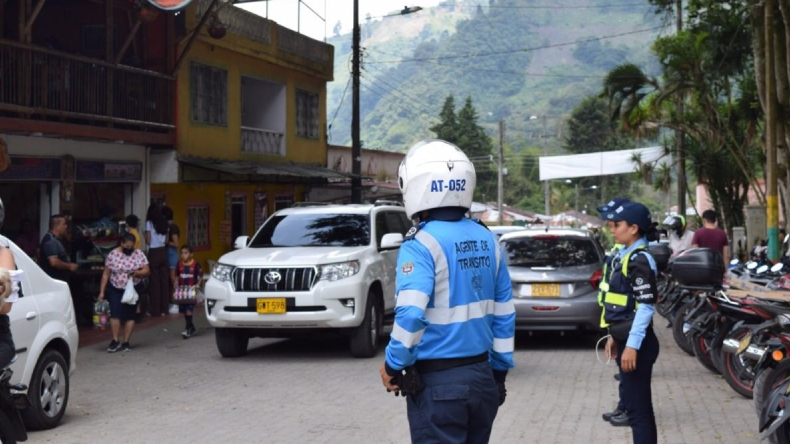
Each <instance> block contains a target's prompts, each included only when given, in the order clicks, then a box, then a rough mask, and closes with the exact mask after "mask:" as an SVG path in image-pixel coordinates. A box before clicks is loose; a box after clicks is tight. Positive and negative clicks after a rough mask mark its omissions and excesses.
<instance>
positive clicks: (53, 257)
mask: <svg viewBox="0 0 790 444" xmlns="http://www.w3.org/2000/svg"><path fill="white" fill-rule="evenodd" d="M67 227H68V225H67V224H66V218H65V217H63V215H61V214H55V215H53V216H52V217H50V218H49V232H48V233H47V234H45V235H44V238H43V239H41V248H40V252H41V253H40V254H41V268H42V269H43V270H44V272H45V273H47V274H48V275H49V276H50V277H51V278H53V279H58V280H61V281H64V282H68V281H69V277H70V276H71V273H72V272H74V271H76V270H77V264H75V263H72V262H70V261H69V256H68V254H66V248H65V247H64V246H63V243H62V242H61V241H60V238H61V237H63V235H64V234H66V229H67Z"/></svg>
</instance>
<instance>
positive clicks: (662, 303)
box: [656, 278, 673, 322]
mask: <svg viewBox="0 0 790 444" xmlns="http://www.w3.org/2000/svg"><path fill="white" fill-rule="evenodd" d="M656 288H657V290H658V294H660V295H661V299H660V300H659V301H658V304H656V311H658V314H660V315H661V316H663V317H664V319H666V320H668V321H670V322H671V321H672V296H673V294H672V285H671V284H670V282H669V281H668V280H667V279H666V278H663V279H661V280H660V281H658V283H657V284H656Z"/></svg>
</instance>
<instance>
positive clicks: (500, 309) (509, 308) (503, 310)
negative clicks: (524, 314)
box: [494, 299, 516, 316]
mask: <svg viewBox="0 0 790 444" xmlns="http://www.w3.org/2000/svg"><path fill="white" fill-rule="evenodd" d="M515 312H516V305H515V304H514V303H513V300H512V299H511V300H509V301H507V302H495V303H494V316H507V315H511V314H513V313H515Z"/></svg>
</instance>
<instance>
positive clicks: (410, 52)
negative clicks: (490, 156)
mask: <svg viewBox="0 0 790 444" xmlns="http://www.w3.org/2000/svg"><path fill="white" fill-rule="evenodd" d="M641 1H642V2H643V3H644V4H643V5H642V4H640V0H632V2H631V3H630V4H626V3H627V2H622V1H617V0H559V2H558V3H553V2H550V1H548V0H539V1H532V0H448V1H446V2H444V3H442V4H440V5H439V6H437V7H434V8H427V9H425V10H423V11H421V12H419V13H416V14H410V15H406V16H397V15H396V16H393V17H386V18H383V19H380V20H367V21H363V23H362V24H361V30H362V46H363V48H364V49H363V71H362V88H361V111H362V130H361V132H362V140H363V146H365V147H371V148H381V149H386V150H392V151H404V150H406V149H407V148H408V147H409V146H410V145H411V144H412V143H414V142H416V141H417V140H419V139H421V138H426V137H430V136H432V135H433V134H432V133H431V132H430V131H429V129H428V128H429V127H430V126H431V125H433V124H435V123H436V122H437V117H438V114H439V110H440V108H441V106H442V104H443V102H444V98H445V97H446V96H447V95H448V94H450V93H452V94H453V95H454V96H455V98H456V103H463V101H464V99H465V98H466V97H467V96H469V95H471V96H472V99H473V101H474V105H475V107H476V109H477V111H478V113H479V115H480V124H481V125H482V126H483V127H484V128H486V129H487V130H488V132H489V133H490V134H492V135H493V134H494V132H495V131H497V122H498V121H499V120H500V119H505V121H506V125H507V130H506V140H508V141H511V142H512V141H513V140H522V141H523V140H525V139H530V138H537V137H540V135H541V134H544V132H545V134H546V135H548V137H546V138H544V139H543V140H546V142H547V144H548V145H549V147H550V151H555V150H557V149H559V147H560V146H561V145H562V144H561V140H562V130H563V128H562V122H563V121H564V119H565V117H567V115H568V113H569V112H570V111H571V110H572V109H573V107H574V106H576V104H578V103H579V102H581V101H582V100H583V99H584V98H585V97H586V96H588V95H590V94H595V93H597V92H599V91H600V88H601V82H602V77H603V76H604V75H605V74H606V72H607V71H608V70H609V69H610V68H612V67H614V66H616V65H618V64H620V63H623V62H626V61H628V62H634V63H637V64H639V65H640V66H642V67H644V68H645V69H646V70H647V71H648V72H652V73H655V72H656V69H655V67H656V62H655V61H654V60H652V59H651V56H650V54H649V52H650V45H651V43H652V41H653V40H654V39H655V37H656V35H658V33H659V31H660V30H658V29H653V30H651V31H647V32H636V33H635V32H634V31H642V30H646V29H650V28H657V27H660V26H661V25H662V24H663V22H662V19H661V18H660V17H658V16H656V15H655V13H654V12H653V11H652V9H651V7H650V5H649V4H648V2H647V1H646V0H641ZM664 29H665V30H664V32H668V31H671V29H670V28H664ZM619 34H625V35H621V36H619V37H611V38H607V37H609V36H615V35H619ZM602 37H603V38H602ZM596 39H598V40H596ZM328 41H329V43H331V44H333V45H334V46H335V81H334V82H333V83H331V84H330V85H329V87H328V100H327V114H328V120H329V121H330V123H332V126H331V128H330V143H332V144H338V145H350V144H351V88H350V86H348V88H347V85H349V82H348V80H349V76H350V70H351V34H345V35H339V36H335V37H333V38H331V39H329V40H328ZM491 53H495V54H493V55H492V54H491ZM344 92H345V94H344ZM344 96H345V97H344ZM341 99H342V104H341ZM335 113H337V116H336V117H335V118H334V120H333V117H334V116H335ZM543 116H546V118H545V119H543V118H542V117H543ZM535 144H537V143H535Z"/></svg>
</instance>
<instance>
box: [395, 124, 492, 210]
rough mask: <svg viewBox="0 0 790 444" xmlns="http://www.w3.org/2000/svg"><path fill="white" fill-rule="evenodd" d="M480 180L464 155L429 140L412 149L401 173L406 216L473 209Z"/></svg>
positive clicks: (456, 149)
mask: <svg viewBox="0 0 790 444" xmlns="http://www.w3.org/2000/svg"><path fill="white" fill-rule="evenodd" d="M476 184H477V176H476V175H475V167H474V165H472V162H470V161H469V158H468V157H466V154H464V152H463V151H461V150H460V149H459V148H458V147H457V146H455V145H453V144H451V143H448V142H445V141H443V140H437V139H429V140H423V141H421V142H418V143H417V144H415V145H414V146H412V147H411V148H410V149H409V152H408V153H407V154H406V158H404V159H403V162H401V164H400V168H399V169H398V186H399V187H400V191H401V193H403V203H404V205H405V206H406V214H408V215H409V217H411V218H414V215H415V214H417V213H419V212H421V211H425V210H430V209H433V208H443V207H462V208H466V209H467V210H468V209H469V208H471V207H472V195H473V194H474V192H475V185H476Z"/></svg>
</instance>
